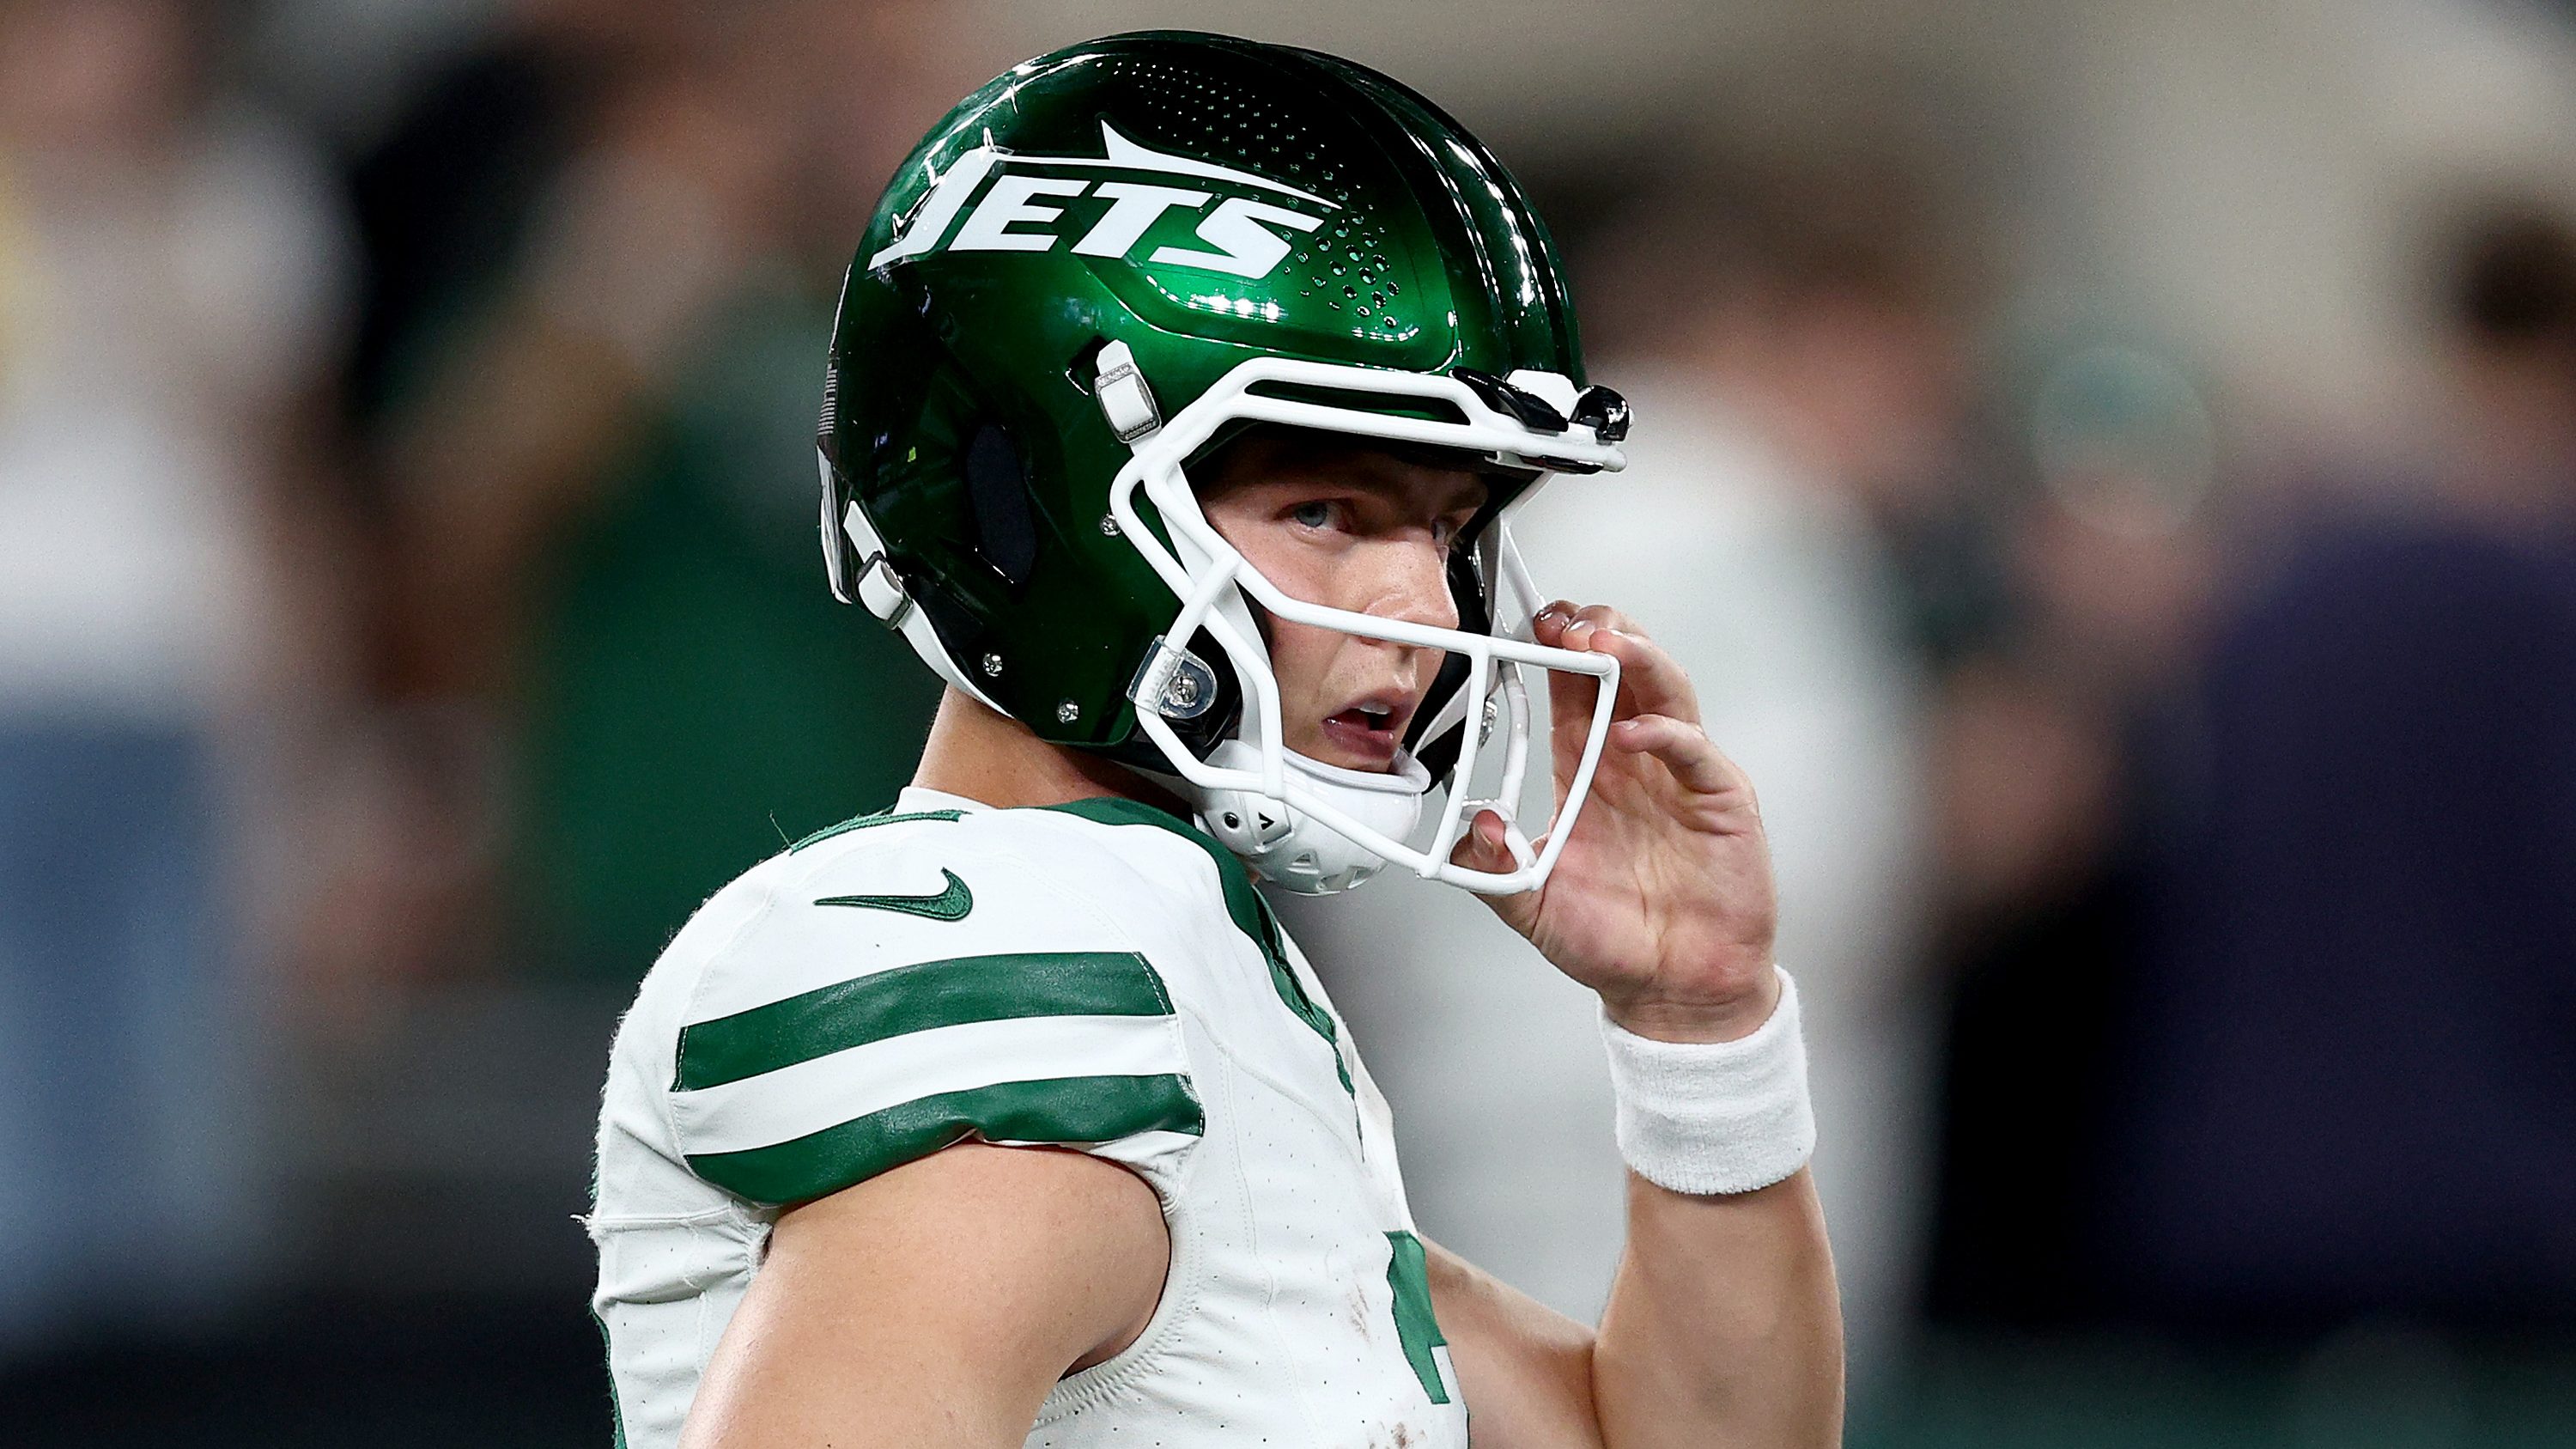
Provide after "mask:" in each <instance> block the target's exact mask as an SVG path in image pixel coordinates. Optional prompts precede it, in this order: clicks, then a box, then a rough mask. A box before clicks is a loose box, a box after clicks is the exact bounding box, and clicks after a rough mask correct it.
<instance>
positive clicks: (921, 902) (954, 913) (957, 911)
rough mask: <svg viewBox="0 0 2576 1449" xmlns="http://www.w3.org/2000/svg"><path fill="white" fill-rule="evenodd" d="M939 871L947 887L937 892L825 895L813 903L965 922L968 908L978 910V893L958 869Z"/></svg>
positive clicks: (935, 919)
mask: <svg viewBox="0 0 2576 1449" xmlns="http://www.w3.org/2000/svg"><path fill="white" fill-rule="evenodd" d="M940 874H941V875H943V876H945V877H947V878H948V886H947V889H945V890H942V891H941V892H939V894H937V895H932V896H824V897H823V898H821V899H820V900H817V901H816V902H814V904H816V905H818V906H858V907H860V908H861V909H863V910H871V911H901V912H902V913H904V914H905V915H907V916H927V917H928V918H930V919H931V920H934V921H962V920H964V919H965V918H966V913H967V912H968V911H971V910H973V909H975V893H974V892H973V891H970V890H968V889H966V882H964V881H962V880H959V879H958V878H957V872H955V871H953V870H943V871H941V872H940Z"/></svg>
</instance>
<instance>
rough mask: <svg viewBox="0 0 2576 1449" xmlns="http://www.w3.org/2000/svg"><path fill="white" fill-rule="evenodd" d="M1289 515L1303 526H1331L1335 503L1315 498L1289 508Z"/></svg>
mask: <svg viewBox="0 0 2576 1449" xmlns="http://www.w3.org/2000/svg"><path fill="white" fill-rule="evenodd" d="M1288 517H1289V518H1290V519H1291V520H1292V521H1293V522H1295V523H1296V524H1297V525H1298V526H1299V527H1301V528H1329V527H1331V526H1332V522H1333V505H1332V504H1330V503H1327V502H1325V501H1324V500H1322V499H1320V498H1319V499H1315V500H1313V501H1311V502H1306V503H1300V504H1298V505H1297V506H1296V507H1294V508H1291V509H1289V510H1288Z"/></svg>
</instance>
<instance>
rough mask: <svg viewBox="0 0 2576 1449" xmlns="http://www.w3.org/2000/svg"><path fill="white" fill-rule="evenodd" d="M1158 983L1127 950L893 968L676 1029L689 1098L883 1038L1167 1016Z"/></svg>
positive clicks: (682, 1086)
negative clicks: (1031, 1021) (1017, 1022)
mask: <svg viewBox="0 0 2576 1449" xmlns="http://www.w3.org/2000/svg"><path fill="white" fill-rule="evenodd" d="M1171 1013H1172V999H1171V997H1170V996H1168V995H1166V994H1165V993H1164V991H1163V982H1162V978H1161V977H1159V976H1157V975H1155V974H1154V968H1153V967H1152V966H1151V965H1149V964H1147V962H1146V960H1145V958H1144V957H1142V956H1140V955H1137V954H1136V953H1135V952H1132V951H1030V952H1021V953H1017V954H1006V955H992V956H955V957H950V958H947V959H945V960H939V961H923V962H919V963H916V964H914V965H910V966H898V967H895V968H894V969H892V970H890V971H879V972H877V973H875V974H874V975H870V976H861V977H858V978H857V979H855V980H850V981H842V982H836V983H834V984H833V985H830V986H823V987H817V988H816V989H814V990H812V991H807V992H801V993H799V994H797V995H795V996H790V997H788V998H787V999H785V1000H784V1001H773V1002H771V1003H769V1004H768V1005H766V1006H755V1007H753V1008H751V1009H750V1010H748V1011H739V1012H736V1013H734V1014H733V1015H731V1016H720V1017H717V1018H716V1019H715V1020H713V1021H701V1022H697V1023H694V1024H692V1025H689V1026H685V1027H682V1028H681V1029H680V1052H679V1056H680V1066H679V1080H678V1081H677V1082H676V1083H674V1084H673V1090H675V1091H682V1092H691V1091H696V1090H698V1089H699V1088H701V1087H716V1086H722V1085H723V1084H725V1083H727V1082H738V1081H741V1080H742V1079H743V1078H745V1077H756V1076H758V1075H760V1074H761V1073H763V1072H773V1071H776V1070H778V1069H779V1068H780V1067H788V1066H794V1065H795V1064H796V1063H798V1062H805V1061H812V1060H813V1059H815V1058H816V1057H822V1056H829V1055H831V1054H832V1053H833V1052H837V1051H843V1050H846V1049H847V1048H850V1047H855V1046H865V1045H867V1044H868V1043H869V1042H873V1041H883V1040H884V1039H886V1038H887V1037H891V1036H902V1035H904V1034H906V1033H908V1032H916V1031H927V1030H929V1029H930V1028H932V1027H937V1026H962V1025H964V1024H966V1023H968V1022H976V1021H1002V1020H1006V1019H1009V1018H1012V1017H1021V1016H1169V1015H1171Z"/></svg>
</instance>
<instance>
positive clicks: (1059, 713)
mask: <svg viewBox="0 0 2576 1449" xmlns="http://www.w3.org/2000/svg"><path fill="white" fill-rule="evenodd" d="M1055 717H1056V718H1057V719H1059V720H1062V721H1063V722H1064V723H1066V724H1071V723H1073V722H1074V721H1075V720H1078V719H1080V718H1082V706H1081V705H1078V704H1075V703H1074V702H1073V701H1072V700H1069V699H1064V700H1058V701H1056V706H1055Z"/></svg>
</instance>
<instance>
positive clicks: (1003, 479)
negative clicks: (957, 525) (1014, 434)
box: [966, 423, 1038, 589]
mask: <svg viewBox="0 0 2576 1449" xmlns="http://www.w3.org/2000/svg"><path fill="white" fill-rule="evenodd" d="M966 497H967V501H968V503H969V504H970V505H971V506H972V507H973V509H974V511H975V551H976V553H978V554H980V555H982V557H983V559H984V562H986V563H987V564H990V565H992V568H993V572H995V573H997V574H1000V575H1001V576H1002V580H1003V582H1005V583H1007V584H1009V585H1010V586H1011V587H1012V588H1014V589H1017V588H1021V587H1023V586H1025V585H1026V584H1027V583H1028V581H1029V571H1030V570H1031V569H1033V568H1035V567H1036V566H1037V561H1038V528H1037V518H1036V515H1035V514H1034V513H1033V512H1031V510H1030V507H1029V474H1028V467H1027V465H1026V464H1025V463H1024V462H1023V461H1022V460H1021V458H1020V449H1019V445H1018V444H1017V443H1016V442H1014V441H1013V440H1012V438H1011V434H1010V431H1009V430H1008V429H1006V428H1004V427H1003V426H1002V425H1001V424H999V423H982V424H979V425H977V427H976V429H975V436H974V438H973V439H972V440H971V441H969V442H968V443H967V445H966Z"/></svg>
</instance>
